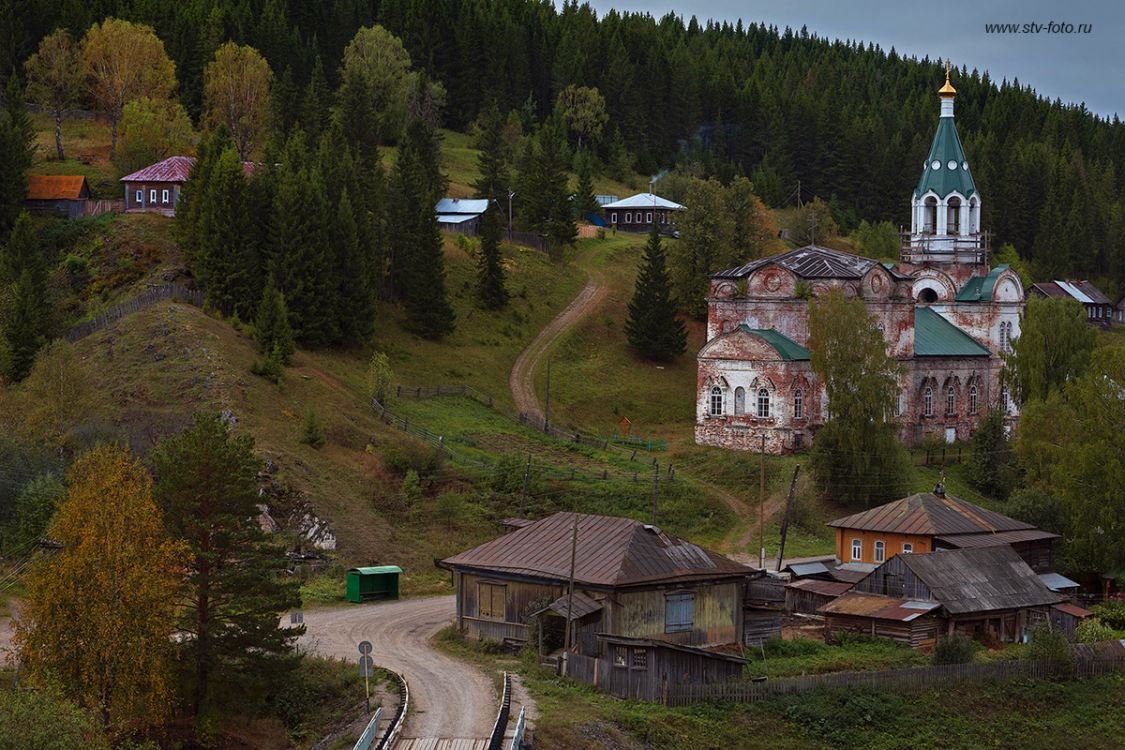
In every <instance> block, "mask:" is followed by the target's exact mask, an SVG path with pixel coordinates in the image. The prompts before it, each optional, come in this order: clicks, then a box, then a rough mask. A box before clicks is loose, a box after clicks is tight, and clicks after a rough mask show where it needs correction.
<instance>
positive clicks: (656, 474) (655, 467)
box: [652, 461, 660, 526]
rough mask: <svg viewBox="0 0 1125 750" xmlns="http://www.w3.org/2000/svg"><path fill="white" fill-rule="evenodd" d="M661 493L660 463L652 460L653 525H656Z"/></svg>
mask: <svg viewBox="0 0 1125 750" xmlns="http://www.w3.org/2000/svg"><path fill="white" fill-rule="evenodd" d="M659 494H660V464H658V463H657V462H656V461H653V462H652V525H653V526H655V525H656V498H657V496H658V495H659Z"/></svg>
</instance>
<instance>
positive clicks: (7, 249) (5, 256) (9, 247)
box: [0, 211, 47, 288]
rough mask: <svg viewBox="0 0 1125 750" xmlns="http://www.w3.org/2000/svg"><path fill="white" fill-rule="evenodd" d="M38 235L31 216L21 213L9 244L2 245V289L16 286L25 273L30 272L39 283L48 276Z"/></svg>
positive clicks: (0, 252)
mask: <svg viewBox="0 0 1125 750" xmlns="http://www.w3.org/2000/svg"><path fill="white" fill-rule="evenodd" d="M37 235H38V233H37V232H36V229H35V222H34V221H32V219H31V215H30V214H29V213H27V212H26V211H23V212H21V213H20V215H19V217H18V218H17V219H16V223H15V226H14V227H13V228H12V233H11V235H9V237H8V241H7V243H5V244H3V245H0V288H2V287H4V286H6V285H8V284H14V283H15V282H16V281H18V280H19V277H20V275H21V274H22V273H23V272H24V271H30V272H31V274H32V276H33V277H34V279H35V280H36V281H37V282H38V281H40V280H42V279H43V277H44V276H46V274H47V264H46V260H45V258H44V256H43V251H42V248H41V247H40V244H39V238H38V236H37Z"/></svg>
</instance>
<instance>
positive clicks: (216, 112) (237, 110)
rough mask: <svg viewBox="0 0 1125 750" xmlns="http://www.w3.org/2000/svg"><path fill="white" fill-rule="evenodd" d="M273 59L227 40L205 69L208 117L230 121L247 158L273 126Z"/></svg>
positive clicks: (240, 150) (237, 144)
mask: <svg viewBox="0 0 1125 750" xmlns="http://www.w3.org/2000/svg"><path fill="white" fill-rule="evenodd" d="M272 81H273V73H272V72H271V71H270V66H269V63H267V62H266V59H265V58H264V57H262V56H261V54H259V53H258V51H257V50H256V49H254V48H253V47H248V46H245V45H238V44H235V43H234V42H227V43H226V44H224V45H223V46H222V47H219V49H218V50H217V51H216V52H215V59H214V60H212V61H211V62H209V63H207V68H206V69H205V70H204V71H203V107H204V113H205V114H204V120H205V121H206V122H207V124H209V125H211V126H214V125H218V124H219V123H226V126H227V127H228V128H230V132H231V135H232V136H233V137H234V145H235V148H236V149H238V158H239V159H241V160H243V161H245V160H246V159H248V158H249V157H250V154H251V153H253V150H254V146H256V145H258V142H259V141H260V139H261V138H262V135H263V134H264V133H265V131H266V128H267V127H268V126H269V103H270V85H271V83H272Z"/></svg>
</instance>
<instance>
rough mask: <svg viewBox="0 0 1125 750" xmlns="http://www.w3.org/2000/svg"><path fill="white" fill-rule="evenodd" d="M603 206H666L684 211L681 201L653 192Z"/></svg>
mask: <svg viewBox="0 0 1125 750" xmlns="http://www.w3.org/2000/svg"><path fill="white" fill-rule="evenodd" d="M602 208H607V209H621V208H666V209H669V210H671V211H682V210H683V209H684V207H683V206H681V205H680V204H679V203H676V202H675V201H670V200H668V199H667V198H661V197H660V196H659V195H653V194H652V193H637V194H636V195H630V196H629V197H628V198H623V199H621V200H619V201H615V202H613V203H606V204H605V205H603V206H602Z"/></svg>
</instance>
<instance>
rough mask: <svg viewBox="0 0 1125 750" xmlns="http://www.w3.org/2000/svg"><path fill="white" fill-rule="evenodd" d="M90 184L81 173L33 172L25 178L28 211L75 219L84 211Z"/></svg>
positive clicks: (88, 196)
mask: <svg viewBox="0 0 1125 750" xmlns="http://www.w3.org/2000/svg"><path fill="white" fill-rule="evenodd" d="M89 199H90V185H89V183H87V182H86V178H85V177H83V176H82V175H45V174H33V175H29V176H28V178H27V197H26V198H25V199H24V202H23V205H24V207H25V208H26V209H27V210H28V211H36V212H42V213H52V214H59V215H62V216H66V217H67V218H68V219H77V218H78V217H79V216H82V215H84V214H85V212H86V201H87V200H89Z"/></svg>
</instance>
